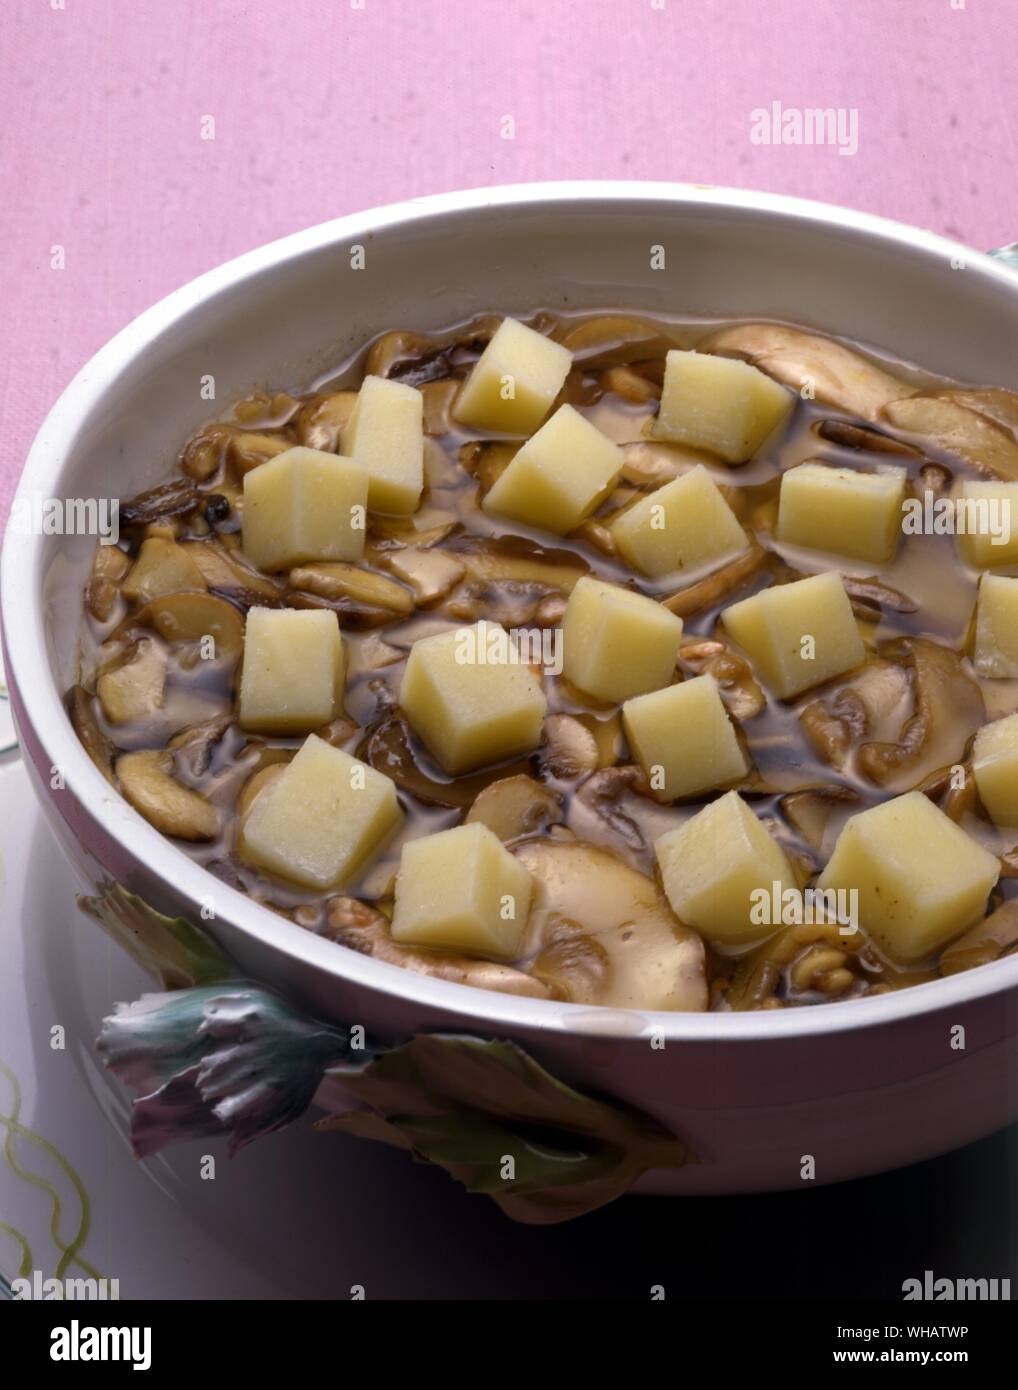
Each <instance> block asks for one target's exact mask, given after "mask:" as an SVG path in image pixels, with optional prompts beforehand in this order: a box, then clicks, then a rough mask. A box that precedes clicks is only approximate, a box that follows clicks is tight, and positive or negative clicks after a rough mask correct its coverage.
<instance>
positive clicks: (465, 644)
mask: <svg viewBox="0 0 1018 1390" xmlns="http://www.w3.org/2000/svg"><path fill="white" fill-rule="evenodd" d="M399 700H400V704H401V705H402V707H403V711H404V713H405V714H406V717H407V719H409V721H410V724H411V726H412V728H413V730H414V732H415V733H416V734H417V735H418V736H419V737H420V738H422V739H423V740H424V742H425V744H426V745H427V747H428V749H429V750H430V752H431V753H432V755H433V756H434V757H435V758H436V759H437V761H438V762H439V763H440V764H441V765H442V767H443V768H445V770H446V772H449V773H453V774H455V773H459V772H467V771H469V770H470V769H471V768H476V767H481V766H483V765H484V764H486V763H497V762H501V761H502V760H503V759H505V758H512V757H515V756H516V755H517V754H519V753H529V752H531V751H532V750H533V749H535V748H536V747H537V745H538V744H539V743H540V741H541V726H542V722H543V720H544V715H545V711H546V710H547V707H548V706H547V700H546V699H545V696H544V691H543V689H542V688H541V682H540V681H539V680H538V678H537V677H536V676H535V675H534V673H533V671H531V669H530V667H529V666H526V665H524V664H523V663H522V661H521V660H520V653H519V652H518V650H517V649H516V647H515V646H514V645H513V644H512V643H511V641H510V639H509V634H508V633H507V632H506V631H505V629H504V628H502V627H501V626H500V625H499V624H498V623H490V622H479V623H475V624H474V625H473V627H464V628H455V629H453V630H451V631H449V632H439V633H436V634H435V635H434V636H433V637H422V638H419V639H418V641H416V642H415V643H414V645H413V648H412V650H411V652H410V657H409V659H408V661H407V664H406V671H405V673H404V675H403V682H402V685H401V687H400V695H399Z"/></svg>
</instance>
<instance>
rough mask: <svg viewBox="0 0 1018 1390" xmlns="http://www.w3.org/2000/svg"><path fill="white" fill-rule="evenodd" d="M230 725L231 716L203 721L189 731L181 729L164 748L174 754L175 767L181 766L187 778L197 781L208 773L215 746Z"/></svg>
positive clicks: (221, 715)
mask: <svg viewBox="0 0 1018 1390" xmlns="http://www.w3.org/2000/svg"><path fill="white" fill-rule="evenodd" d="M232 723H233V716H232V715H229V714H220V715H217V716H216V718H214V719H204V720H202V722H201V723H200V724H192V726H191V727H190V728H189V729H181V731H180V733H179V734H174V736H173V738H171V739H170V741H169V743H168V744H167V745H166V746H167V747H168V748H169V749H170V750H171V752H173V753H174V755H175V761H176V763H177V765H178V766H183V768H184V769H185V771H186V772H187V774H188V776H190V777H192V778H193V779H194V780H195V781H197V780H198V778H199V777H203V776H204V775H205V773H206V772H208V770H209V766H210V765H211V762H212V754H213V752H214V750H215V747H216V744H217V743H218V742H219V740H220V739H221V738H222V737H223V735H224V734H225V733H226V731H227V729H228V728H229V727H230V725H231V724H232Z"/></svg>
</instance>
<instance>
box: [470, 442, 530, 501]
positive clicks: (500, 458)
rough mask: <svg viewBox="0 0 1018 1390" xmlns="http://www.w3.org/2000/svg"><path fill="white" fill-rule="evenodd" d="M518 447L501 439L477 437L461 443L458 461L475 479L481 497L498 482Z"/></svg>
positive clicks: (517, 451) (516, 452)
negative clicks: (466, 442)
mask: <svg viewBox="0 0 1018 1390" xmlns="http://www.w3.org/2000/svg"><path fill="white" fill-rule="evenodd" d="M520 447H521V446H520V445H519V444H509V443H506V442H505V441H504V440H501V439H478V440H474V441H473V442H471V443H470V444H464V445H463V448H462V449H461V450H460V451H459V462H460V465H461V466H462V467H463V468H464V469H465V471H466V472H467V473H469V474H470V475H471V477H473V478H476V479H477V482H478V484H479V486H480V489H481V496H482V497H483V496H485V495H486V494H487V493H489V492H490V491H491V489H492V488H493V487H494V486H495V484H496V483H497V482H498V480H499V478H500V477H501V476H502V474H503V473H504V472H505V470H506V469H507V468H508V467H509V465H510V464H511V463H512V461H513V459H514V458H515V457H516V455H517V454H518V453H519V450H520Z"/></svg>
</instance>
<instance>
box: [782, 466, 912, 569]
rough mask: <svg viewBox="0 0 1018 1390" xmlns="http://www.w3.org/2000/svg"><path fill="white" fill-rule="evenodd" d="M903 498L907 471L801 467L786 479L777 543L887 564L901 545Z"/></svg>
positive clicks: (890, 468) (787, 474)
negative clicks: (862, 471)
mask: <svg viewBox="0 0 1018 1390" xmlns="http://www.w3.org/2000/svg"><path fill="white" fill-rule="evenodd" d="M904 498H905V470H904V468H897V467H892V466H888V467H886V468H882V469H878V470H877V471H876V472H875V473H859V472H857V471H856V470H855V469H852V468H834V467H832V466H831V465H830V464H827V463H800V464H799V465H798V467H796V468H790V469H789V470H788V472H787V473H784V474H782V477H781V497H780V502H779V506H778V530H777V535H778V540H779V541H782V542H783V543H784V544H785V545H801V546H807V547H808V548H809V549H811V550H824V551H828V552H833V553H835V554H837V555H848V556H851V557H852V559H854V560H865V561H867V562H868V563H871V564H884V563H885V562H886V561H888V560H892V559H893V558H894V552H895V549H896V548H897V545H898V537H899V536H900V535H901V504H902V502H903V501H904Z"/></svg>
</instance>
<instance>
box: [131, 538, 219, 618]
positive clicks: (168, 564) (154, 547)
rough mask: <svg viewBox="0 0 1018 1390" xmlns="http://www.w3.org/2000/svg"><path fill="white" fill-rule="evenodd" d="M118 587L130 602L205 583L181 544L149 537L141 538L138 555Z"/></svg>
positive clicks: (147, 600) (204, 585)
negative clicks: (142, 539) (146, 538)
mask: <svg viewBox="0 0 1018 1390" xmlns="http://www.w3.org/2000/svg"><path fill="white" fill-rule="evenodd" d="M121 588H122V592H123V595H124V597H125V598H127V599H130V600H131V602H132V603H148V602H149V601H150V600H151V599H154V598H162V597H163V595H164V594H175V593H177V592H178V591H179V590H180V589H207V588H208V585H207V584H206V583H205V580H204V579H203V578H202V574H201V570H199V568H198V566H197V565H196V564H195V563H194V561H193V560H192V559H191V557H190V555H189V554H188V553H187V551H186V550H185V549H184V547H183V546H181V545H178V544H177V543H176V541H169V540H163V539H162V538H161V537H159V536H150V537H149V539H148V540H147V541H142V544H141V549H140V550H139V551H138V558H137V559H136V560H135V562H134V564H133V565H132V566H131V572H130V574H129V575H128V576H127V578H126V579H125V580H124V582H123V585H122V586H121Z"/></svg>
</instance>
